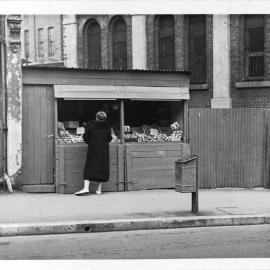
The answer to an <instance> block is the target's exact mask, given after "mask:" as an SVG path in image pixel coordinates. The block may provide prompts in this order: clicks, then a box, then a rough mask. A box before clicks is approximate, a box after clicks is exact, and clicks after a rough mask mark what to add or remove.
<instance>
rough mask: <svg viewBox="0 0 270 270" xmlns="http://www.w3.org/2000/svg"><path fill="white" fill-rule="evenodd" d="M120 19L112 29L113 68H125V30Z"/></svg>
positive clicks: (124, 24)
mask: <svg viewBox="0 0 270 270" xmlns="http://www.w3.org/2000/svg"><path fill="white" fill-rule="evenodd" d="M126 28H127V27H126V23H125V21H124V20H123V19H122V18H118V19H117V20H116V21H115V22H114V24H113V27H112V35H113V37H112V47H113V48H112V49H113V68H116V69H126V68H127V29H126Z"/></svg>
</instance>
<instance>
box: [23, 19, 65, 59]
mask: <svg viewBox="0 0 270 270" xmlns="http://www.w3.org/2000/svg"><path fill="white" fill-rule="evenodd" d="M22 19H23V20H22V33H21V38H22V44H23V46H22V48H21V50H22V56H23V57H25V52H24V30H29V47H30V57H29V60H30V61H31V64H33V63H34V64H44V63H50V62H51V63H55V62H59V61H63V55H62V54H63V51H62V48H63V44H62V27H63V25H62V16H61V15H23V17H22ZM49 27H53V28H54V49H55V54H54V56H49V55H48V28H49ZM39 28H43V31H44V57H42V58H40V57H38V38H37V36H38V29H39Z"/></svg>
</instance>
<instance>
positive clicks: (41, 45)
mask: <svg viewBox="0 0 270 270" xmlns="http://www.w3.org/2000/svg"><path fill="white" fill-rule="evenodd" d="M43 35H44V33H43V28H39V29H38V57H39V58H43V57H44V37H43Z"/></svg>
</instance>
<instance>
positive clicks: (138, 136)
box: [124, 130, 183, 143]
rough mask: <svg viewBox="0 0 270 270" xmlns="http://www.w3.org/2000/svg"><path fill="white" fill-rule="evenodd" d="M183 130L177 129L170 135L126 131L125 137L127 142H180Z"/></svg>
mask: <svg viewBox="0 0 270 270" xmlns="http://www.w3.org/2000/svg"><path fill="white" fill-rule="evenodd" d="M182 135H183V132H182V131H181V130H175V131H173V132H172V133H171V134H170V135H167V134H165V133H162V132H159V133H156V132H155V133H153V134H151V133H149V134H146V133H139V132H136V131H133V132H132V133H131V132H130V133H125V134H124V139H125V141H126V142H148V143H152V142H180V141H181V140H182Z"/></svg>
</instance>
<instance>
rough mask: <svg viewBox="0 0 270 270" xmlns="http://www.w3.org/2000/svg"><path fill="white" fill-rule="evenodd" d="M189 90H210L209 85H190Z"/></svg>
mask: <svg viewBox="0 0 270 270" xmlns="http://www.w3.org/2000/svg"><path fill="white" fill-rule="evenodd" d="M189 89H190V90H208V84H207V83H202V84H190V87H189Z"/></svg>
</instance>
